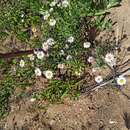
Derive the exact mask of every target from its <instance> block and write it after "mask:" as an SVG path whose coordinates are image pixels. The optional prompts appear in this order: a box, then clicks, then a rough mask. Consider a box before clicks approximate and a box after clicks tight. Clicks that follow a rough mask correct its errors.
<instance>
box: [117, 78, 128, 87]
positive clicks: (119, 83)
mask: <svg viewBox="0 0 130 130" xmlns="http://www.w3.org/2000/svg"><path fill="white" fill-rule="evenodd" d="M117 84H118V85H120V86H122V85H125V84H126V78H125V77H124V76H119V77H118V78H117Z"/></svg>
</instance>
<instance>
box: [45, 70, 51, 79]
mask: <svg viewBox="0 0 130 130" xmlns="http://www.w3.org/2000/svg"><path fill="white" fill-rule="evenodd" d="M43 74H44V75H45V77H46V78H47V79H52V78H53V72H52V71H50V70H47V71H44V72H43Z"/></svg>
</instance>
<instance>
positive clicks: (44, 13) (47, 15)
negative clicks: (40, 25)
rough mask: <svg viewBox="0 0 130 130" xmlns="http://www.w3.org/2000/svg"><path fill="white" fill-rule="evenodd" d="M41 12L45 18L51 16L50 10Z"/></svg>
mask: <svg viewBox="0 0 130 130" xmlns="http://www.w3.org/2000/svg"><path fill="white" fill-rule="evenodd" d="M41 14H43V17H44V20H47V19H48V18H49V17H50V13H49V12H48V11H45V12H42V11H41Z"/></svg>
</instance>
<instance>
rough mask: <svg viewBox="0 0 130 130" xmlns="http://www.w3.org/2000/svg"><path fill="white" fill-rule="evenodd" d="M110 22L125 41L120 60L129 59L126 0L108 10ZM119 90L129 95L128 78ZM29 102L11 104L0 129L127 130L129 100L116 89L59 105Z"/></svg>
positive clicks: (129, 9)
mask: <svg viewBox="0 0 130 130" xmlns="http://www.w3.org/2000/svg"><path fill="white" fill-rule="evenodd" d="M110 17H112V19H113V21H117V23H118V27H119V34H121V30H122V28H123V27H124V33H126V34H127V36H128V39H127V40H125V41H124V42H122V43H121V46H122V49H123V51H126V57H125V59H124V60H127V59H128V58H130V52H127V48H128V47H129V46H130V1H128V0H123V2H122V6H120V7H116V8H114V9H112V10H111V15H110ZM127 79H128V81H127V85H126V87H124V88H123V91H125V92H126V93H127V94H128V95H129V96H130V77H129V75H128V76H127ZM37 104H39V103H38V102H37V101H36V102H33V103H31V102H30V101H29V99H26V98H25V99H23V100H21V101H17V103H12V105H11V112H10V113H9V115H8V117H7V118H6V119H4V120H3V121H1V128H0V130H130V100H129V99H127V98H126V97H125V96H123V95H122V94H121V93H120V92H119V91H117V90H116V89H114V88H112V87H110V86H108V87H106V88H104V89H100V90H98V91H95V92H93V93H92V94H91V95H89V96H86V95H82V96H81V97H80V99H79V100H76V101H70V100H67V99H66V101H64V103H63V104H52V105H48V104H47V103H46V102H40V106H41V108H39V107H38V105H37Z"/></svg>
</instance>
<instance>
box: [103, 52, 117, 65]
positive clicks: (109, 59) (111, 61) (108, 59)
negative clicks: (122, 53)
mask: <svg viewBox="0 0 130 130" xmlns="http://www.w3.org/2000/svg"><path fill="white" fill-rule="evenodd" d="M105 61H106V62H107V64H108V65H110V66H114V65H116V59H115V57H114V55H113V54H111V53H107V54H106V56H105Z"/></svg>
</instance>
